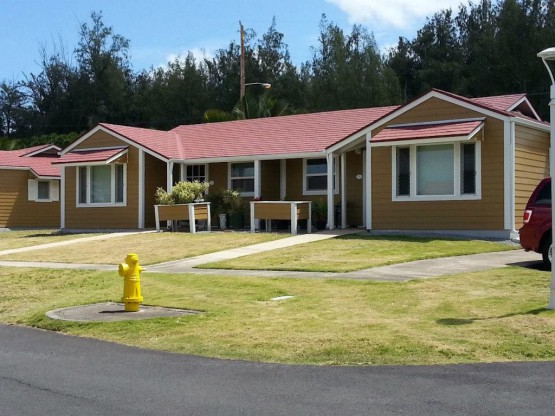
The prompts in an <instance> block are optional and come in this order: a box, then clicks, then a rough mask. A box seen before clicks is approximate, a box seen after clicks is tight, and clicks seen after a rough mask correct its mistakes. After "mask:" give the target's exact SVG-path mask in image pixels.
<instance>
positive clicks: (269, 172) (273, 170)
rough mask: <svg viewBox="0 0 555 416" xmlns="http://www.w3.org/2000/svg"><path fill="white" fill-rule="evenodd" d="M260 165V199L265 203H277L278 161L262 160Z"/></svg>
mask: <svg viewBox="0 0 555 416" xmlns="http://www.w3.org/2000/svg"><path fill="white" fill-rule="evenodd" d="M260 164H261V166H260V170H261V172H260V175H261V178H260V179H261V186H262V189H261V195H262V199H264V200H266V201H279V178H280V162H279V160H263V161H261V162H260Z"/></svg>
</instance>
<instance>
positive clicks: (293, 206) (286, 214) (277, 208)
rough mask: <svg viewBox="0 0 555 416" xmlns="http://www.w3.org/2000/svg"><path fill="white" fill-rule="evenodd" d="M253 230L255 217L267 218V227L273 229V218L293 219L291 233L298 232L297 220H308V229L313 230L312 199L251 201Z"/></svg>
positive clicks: (252, 228) (308, 230)
mask: <svg viewBox="0 0 555 416" xmlns="http://www.w3.org/2000/svg"><path fill="white" fill-rule="evenodd" d="M250 205H251V231H252V232H254V231H255V230H254V228H255V222H254V220H255V219H260V220H267V221H266V227H267V228H269V229H271V220H289V221H291V234H297V221H298V220H307V226H306V231H307V232H309V233H310V232H311V228H310V226H311V224H310V222H311V202H310V201H251V203H250Z"/></svg>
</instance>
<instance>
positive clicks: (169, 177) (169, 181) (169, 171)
mask: <svg viewBox="0 0 555 416" xmlns="http://www.w3.org/2000/svg"><path fill="white" fill-rule="evenodd" d="M172 188H173V162H172V161H171V160H168V163H167V171H166V190H167V192H168V193H171V191H172ZM167 226H168V228H169V227H171V228H173V224H172V221H168V222H167Z"/></svg>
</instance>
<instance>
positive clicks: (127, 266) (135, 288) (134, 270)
mask: <svg viewBox="0 0 555 416" xmlns="http://www.w3.org/2000/svg"><path fill="white" fill-rule="evenodd" d="M142 271H143V268H142V267H141V266H139V256H138V255H136V254H134V253H132V254H128V255H127V257H125V263H120V265H119V267H118V273H119V275H120V276H123V296H122V297H121V301H122V302H123V303H125V311H126V312H138V311H139V304H140V303H141V302H142V301H143V297H142V296H141V276H140V274H141V272H142Z"/></svg>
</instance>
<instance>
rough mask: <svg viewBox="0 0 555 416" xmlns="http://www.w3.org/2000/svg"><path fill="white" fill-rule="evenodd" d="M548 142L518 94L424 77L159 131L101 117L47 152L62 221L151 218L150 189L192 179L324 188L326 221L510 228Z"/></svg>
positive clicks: (293, 195)
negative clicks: (307, 105) (480, 94)
mask: <svg viewBox="0 0 555 416" xmlns="http://www.w3.org/2000/svg"><path fill="white" fill-rule="evenodd" d="M548 148H549V124H547V123H545V122H543V121H541V119H540V118H539V117H538V115H537V114H536V112H535V110H534V109H533V107H532V106H531V104H530V102H529V101H528V99H527V98H526V96H525V95H524V94H516V95H506V96H497V97H484V98H475V99H468V98H465V97H461V96H458V95H455V94H452V93H448V92H445V91H440V90H431V91H429V92H428V93H426V94H424V95H422V96H420V97H418V98H416V99H415V100H413V101H411V102H410V103H408V104H406V105H403V106H397V107H380V108H368V109H356V110H343V111H332V112H323V113H313V114H301V115H294V116H284V117H275V118H265V119H254V120H239V121H230V122H221V123H210V124H199V125H185V126H179V127H176V128H175V129H173V130H170V131H157V130H150V129H142V128H135V127H128V126H119V125H112V124H104V123H101V124H99V125H98V126H97V127H95V128H94V129H92V130H91V131H89V132H88V133H86V134H85V135H83V136H82V137H81V138H79V139H78V140H77V141H75V142H74V143H73V144H72V145H70V146H69V147H67V148H66V149H64V150H63V151H62V152H61V157H60V159H59V160H57V161H56V162H55V163H56V164H57V165H59V166H60V167H61V178H62V179H61V192H60V199H61V206H60V210H61V228H68V229H87V228H95V229H115V228H145V227H152V226H153V225H154V212H153V204H154V192H155V190H156V188H157V187H165V188H167V189H168V190H171V187H172V186H173V184H174V183H176V181H178V180H195V179H197V180H201V181H202V180H206V181H209V182H210V184H211V189H216V190H218V189H220V188H229V189H236V190H238V191H240V193H241V195H242V196H243V197H245V198H247V199H252V198H262V199H267V200H279V199H288V200H313V201H314V200H323V201H326V202H327V207H328V221H327V222H328V227H329V228H335V227H336V225H337V226H341V227H347V226H360V227H365V228H366V229H368V230H379V231H386V230H387V231H394V230H400V231H403V230H427V231H436V232H449V233H451V232H456V233H458V234H469V235H476V236H494V237H508V236H509V235H510V234H511V233H512V232H515V230H517V229H518V227H519V226H520V225H521V219H520V217H521V214H522V211H523V209H524V205H525V204H526V200H527V198H528V196H529V195H530V193H531V192H532V190H533V188H534V186H535V185H536V184H537V183H538V182H539V180H540V179H541V178H543V177H545V176H546V175H548V172H549V170H548ZM336 207H340V208H341V209H340V212H341V215H340V218H339V221H338V222H339V224H335V215H334V214H335V208H336Z"/></svg>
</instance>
